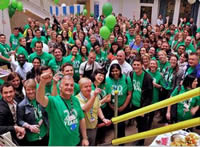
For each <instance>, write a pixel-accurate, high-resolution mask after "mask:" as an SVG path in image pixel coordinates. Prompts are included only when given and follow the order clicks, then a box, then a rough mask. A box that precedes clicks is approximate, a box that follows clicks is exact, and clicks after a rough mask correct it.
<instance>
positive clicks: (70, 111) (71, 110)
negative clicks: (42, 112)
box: [61, 98, 74, 116]
mask: <svg viewBox="0 0 200 147" xmlns="http://www.w3.org/2000/svg"><path fill="white" fill-rule="evenodd" d="M61 99H62V101H63V102H64V104H65V106H66V107H67V109H68V110H69V114H70V116H71V115H73V114H72V112H73V108H74V107H73V102H72V99H71V98H70V102H71V109H69V106H68V105H67V103H66V102H65V101H64V99H63V98H61Z"/></svg>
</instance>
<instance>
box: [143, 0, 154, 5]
mask: <svg viewBox="0 0 200 147" xmlns="http://www.w3.org/2000/svg"><path fill="white" fill-rule="evenodd" d="M140 3H151V4H153V3H154V0H140Z"/></svg>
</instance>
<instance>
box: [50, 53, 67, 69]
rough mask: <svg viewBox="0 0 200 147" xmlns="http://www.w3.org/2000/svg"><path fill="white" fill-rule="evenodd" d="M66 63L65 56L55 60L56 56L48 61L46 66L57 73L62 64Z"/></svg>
mask: <svg viewBox="0 0 200 147" xmlns="http://www.w3.org/2000/svg"><path fill="white" fill-rule="evenodd" d="M65 63H67V57H63V58H62V60H61V61H56V58H53V59H51V60H50V61H49V63H48V66H49V67H51V69H52V70H53V71H54V72H55V73H57V72H58V71H60V68H61V66H62V65H63V64H65Z"/></svg>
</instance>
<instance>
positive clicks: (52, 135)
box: [46, 96, 84, 146]
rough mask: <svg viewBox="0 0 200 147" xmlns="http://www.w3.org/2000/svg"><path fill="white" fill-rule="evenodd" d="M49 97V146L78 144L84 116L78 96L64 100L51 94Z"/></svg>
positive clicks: (47, 108) (47, 109)
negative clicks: (80, 122) (80, 123)
mask: <svg viewBox="0 0 200 147" xmlns="http://www.w3.org/2000/svg"><path fill="white" fill-rule="evenodd" d="M48 99H49V101H48V105H47V107H46V111H47V113H48V118H49V146H76V145H77V144H78V143H79V142H80V133H79V121H80V120H82V119H83V118H84V113H83V110H82V108H81V106H80V103H79V101H78V98H76V97H74V96H71V99H69V100H64V99H62V98H61V97H60V96H49V97H48ZM64 102H65V103H64ZM71 102H72V104H73V105H72V104H71ZM70 112H71V113H72V114H73V115H71V116H70ZM72 116H73V117H72Z"/></svg>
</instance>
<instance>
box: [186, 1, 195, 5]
mask: <svg viewBox="0 0 200 147" xmlns="http://www.w3.org/2000/svg"><path fill="white" fill-rule="evenodd" d="M195 2H196V0H188V3H189V4H191V5H192V4H194V3H195Z"/></svg>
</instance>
